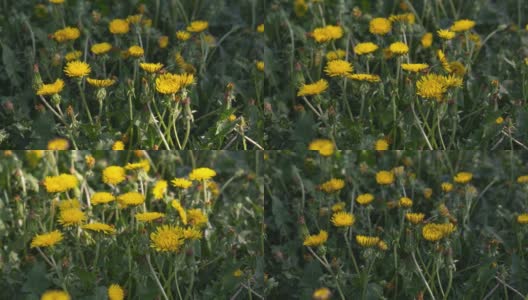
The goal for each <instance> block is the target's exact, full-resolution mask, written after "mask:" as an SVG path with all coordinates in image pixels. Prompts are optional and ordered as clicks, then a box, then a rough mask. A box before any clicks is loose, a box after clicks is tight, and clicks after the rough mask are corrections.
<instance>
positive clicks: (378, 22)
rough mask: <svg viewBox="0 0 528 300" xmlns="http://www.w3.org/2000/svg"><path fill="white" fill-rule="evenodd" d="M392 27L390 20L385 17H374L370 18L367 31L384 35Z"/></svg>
mask: <svg viewBox="0 0 528 300" xmlns="http://www.w3.org/2000/svg"><path fill="white" fill-rule="evenodd" d="M391 29H392V24H391V21H390V20H388V19H385V18H374V19H372V20H370V23H369V31H370V33H372V34H376V35H386V34H387V33H389V32H390V31H391Z"/></svg>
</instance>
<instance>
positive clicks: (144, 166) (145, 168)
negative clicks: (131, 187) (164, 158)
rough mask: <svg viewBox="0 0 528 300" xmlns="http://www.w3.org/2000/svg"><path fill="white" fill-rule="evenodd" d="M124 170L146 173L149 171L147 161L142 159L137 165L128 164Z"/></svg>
mask: <svg viewBox="0 0 528 300" xmlns="http://www.w3.org/2000/svg"><path fill="white" fill-rule="evenodd" d="M125 169H127V170H129V171H130V170H143V171H145V172H148V171H149V170H150V163H149V161H148V160H147V159H142V160H140V161H139V162H137V163H128V164H126V166H125Z"/></svg>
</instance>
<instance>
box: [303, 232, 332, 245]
mask: <svg viewBox="0 0 528 300" xmlns="http://www.w3.org/2000/svg"><path fill="white" fill-rule="evenodd" d="M327 240H328V232H326V231H325V230H321V231H319V234H312V235H309V236H307V237H306V238H305V239H304V242H303V245H304V246H308V247H318V246H321V245H322V244H324V243H326V241H327Z"/></svg>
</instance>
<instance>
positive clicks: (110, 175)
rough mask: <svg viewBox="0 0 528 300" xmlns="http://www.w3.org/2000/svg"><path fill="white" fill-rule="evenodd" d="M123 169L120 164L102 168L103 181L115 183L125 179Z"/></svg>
mask: <svg viewBox="0 0 528 300" xmlns="http://www.w3.org/2000/svg"><path fill="white" fill-rule="evenodd" d="M125 175H126V174H125V169H124V168H122V167H120V166H109V167H106V168H105V169H104V170H103V182H104V183H106V184H111V185H117V184H119V183H121V182H123V181H124V180H125V179H126V176H125Z"/></svg>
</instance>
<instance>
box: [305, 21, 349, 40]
mask: <svg viewBox="0 0 528 300" xmlns="http://www.w3.org/2000/svg"><path fill="white" fill-rule="evenodd" d="M342 37H343V28H342V27H341V26H336V25H327V26H325V27H319V28H315V29H314V31H313V32H312V38H313V39H314V40H315V41H316V42H318V43H325V42H329V41H334V40H338V39H340V38H342Z"/></svg>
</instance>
